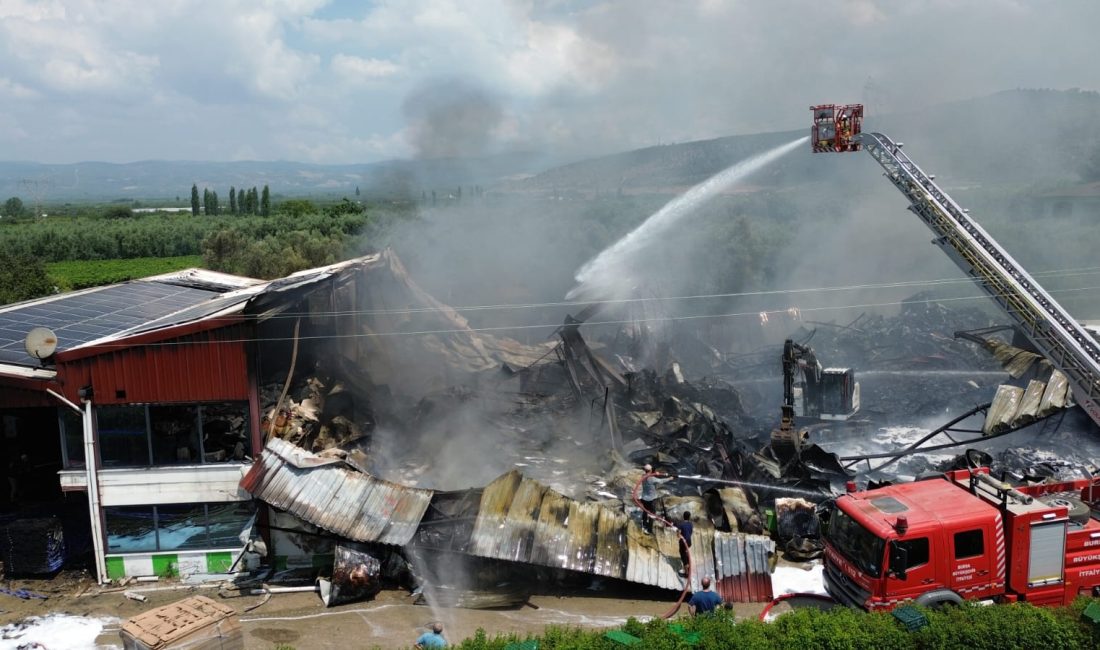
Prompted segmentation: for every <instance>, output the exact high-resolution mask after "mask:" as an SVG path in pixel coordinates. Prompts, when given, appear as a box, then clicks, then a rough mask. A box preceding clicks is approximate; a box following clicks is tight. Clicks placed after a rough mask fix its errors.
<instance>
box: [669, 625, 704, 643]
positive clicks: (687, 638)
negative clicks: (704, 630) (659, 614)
mask: <svg viewBox="0 0 1100 650" xmlns="http://www.w3.org/2000/svg"><path fill="white" fill-rule="evenodd" d="M668 629H670V630H672V633H673V634H675V635H676V636H678V637H680V639H681V640H682V641H683V642H684V643H686V644H688V645H695V644H696V643H699V639H701V638H702V637H703V635H702V634H701V633H699V632H688V631H687V630H685V629H684V626H683V625H680V624H679V623H673V624H672V625H669V626H668Z"/></svg>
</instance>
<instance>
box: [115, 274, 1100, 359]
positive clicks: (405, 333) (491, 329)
mask: <svg viewBox="0 0 1100 650" xmlns="http://www.w3.org/2000/svg"><path fill="white" fill-rule="evenodd" d="M1096 290H1100V286H1093V287H1078V288H1074V289H1062V290H1059V291H1052V292H1050V293H1058V294H1062V293H1073V292H1082V291H1096ZM983 299H991V298H990V296H989V295H988V294H979V295H973V296H961V297H954V298H928V299H925V300H899V301H891V302H878V303H863V304H850V305H832V306H828V307H807V308H802V309H799V312H800V313H806V312H828V311H841V310H848V309H871V308H875V307H897V306H900V305H913V304H932V303H945V302H961V301H972V300H983ZM787 313H789V312H788V310H787V309H775V310H768V311H751V312H731V313H725V314H689V315H684V316H655V317H650V318H632V319H621V320H603V321H588V322H586V323H584V325H586V326H589V327H595V326H598V325H628V324H633V323H654V322H676V321H690V320H703V319H709V318H742V317H748V316H752V317H756V318H759V317H760V316H761V315H765V314H766V315H769V316H771V315H776V316H777V315H781V314H787ZM560 327H562V324H561V323H544V324H543V323H540V324H535V325H496V326H486V327H466V328H460V329H437V330H418V331H398V332H361V333H356V334H316V335H309V336H299V337H298V340H299V341H310V340H336V339H357V338H376V337H392V336H429V335H440V334H467V333H470V332H501V331H517V330H535V329H558V328H560ZM293 340H294V337H289V336H287V337H264V338H241V339H226V340H219V341H163V342H158V343H143V344H141V347H157V346H180V345H209V344H237V343H252V342H264V343H271V342H279V341H293ZM95 347H104V348H110V347H119V348H125V347H135V346H132V345H129V344H125V343H118V344H111V343H104V344H97V345H96V346H95Z"/></svg>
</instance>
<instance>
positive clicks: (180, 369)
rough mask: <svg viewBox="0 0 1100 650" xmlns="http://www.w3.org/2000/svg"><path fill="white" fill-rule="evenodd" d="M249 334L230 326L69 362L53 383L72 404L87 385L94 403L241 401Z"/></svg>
mask: <svg viewBox="0 0 1100 650" xmlns="http://www.w3.org/2000/svg"><path fill="white" fill-rule="evenodd" d="M250 332H251V330H250V329H249V327H248V326H247V325H234V326H229V327H222V328H219V329H213V330H208V331H203V332H197V333H194V334H191V335H188V336H182V337H180V338H177V339H172V340H169V341H164V342H161V343H159V344H154V345H148V346H135V347H118V348H116V349H113V350H110V351H107V352H104V353H102V354H98V355H96V356H90V357H85V358H80V359H74V360H69V361H67V362H66V363H64V364H59V365H58V370H57V373H58V383H59V384H60V385H61V386H63V387H64V394H65V396H66V397H68V398H69V399H70V400H73V401H74V402H75V401H77V400H78V399H79V398H78V396H77V394H76V391H77V390H78V389H79V388H80V387H81V386H87V385H91V386H92V388H93V389H94V390H95V402H96V404H97V405H108V404H135V403H142V402H159V403H165V402H202V401H224V400H245V399H248V397H249V386H248V356H247V353H246V349H245V345H246V344H245V343H244V341H247V340H248V339H249V338H251V334H250Z"/></svg>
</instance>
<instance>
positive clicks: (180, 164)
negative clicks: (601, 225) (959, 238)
mask: <svg viewBox="0 0 1100 650" xmlns="http://www.w3.org/2000/svg"><path fill="white" fill-rule="evenodd" d="M867 111H868V117H867V120H866V122H865V130H868V131H882V132H884V133H886V134H888V135H890V136H892V137H894V138H895V139H898V140H901V141H904V142H906V143H907V147H908V151H910V152H912V153H913V156H914V158H915V159H917V160H918V161H919V162H920V164H921V165H922V166H924V167H926V168H928V169H929V170H934V171H935V172H936V173H938V174H939V175H940V176H941V177H942V178H944V179H948V178H949V177H950V180H948V182H949V183H951V184H955V185H959V184H962V185H1007V184H1013V185H1019V184H1021V183H1024V184H1035V185H1046V186H1050V185H1059V184H1071V183H1075V182H1078V181H1079V180H1081V177H1082V175H1083V174H1085V172H1084V170H1085V168H1086V166H1088V165H1089V161H1090V160H1094V161H1095V160H1100V158H1098V157H1096V152H1097V150H1098V149H1100V121H1098V120H1096V119H1095V116H1096V115H1098V114H1100V93H1095V92H1082V91H1078V90H1069V91H1055V90H1010V91H1005V92H1001V93H997V94H994V95H990V96H987V97H979V98H975V99H969V100H965V101H959V102H954V103H949V104H941V105H937V106H933V107H931V108H928V109H925V110H921V111H914V112H909V113H896V114H892V115H878V114H876V113H875V107H874V106H868V107H867ZM806 117H807V124H805V125H798V128H797V129H794V130H789V131H781V132H774V133H761V134H753V135H734V136H728V137H723V138H717V139H713V140H705V141H696V142H686V143H680V144H671V145H662V146H655V147H648V148H645V149H638V150H635V151H628V152H623V153H619V154H613V155H609V156H602V157H598V158H592V159H588V160H583V161H579V162H573V163H570V164H565V165H561V164H560V163H561V162H562V161H561V160H555V159H554V158H553V157H552V155H549V154H545V153H540V152H520V153H509V154H501V155H496V156H490V157H485V158H480V159H434V160H391V161H384V162H378V163H371V164H353V165H317V164H309V163H299V162H289V161H277V162H257V161H244V162H195V161H162V160H154V161H141V162H133V163H125V164H112V163H103V162H82V163H74V164H39V163H32V162H0V197H8V196H20V197H22V198H23V199H24V201H26V202H33V201H34V200H35V199H36V198H37V199H38V200H40V201H43V202H47V203H48V202H58V201H73V200H92V201H111V200H130V199H149V198H159V199H164V198H171V199H174V197H176V196H179V197H180V199H181V201H182V202H183V203H186V202H187V200H188V197H187V196H186V195H187V193H188V192H189V191H190V188H191V184H192V183H196V184H198V185H199V187H200V188H201V187H204V186H208V187H211V188H214V189H217V190H218V191H219V193H221V192H224V193H225V196H223V197H222V198H223V199H228V188H229V187H230V186H236V187H252V186H262V185H264V184H267V185H270V186H271V188H272V190H273V191H274V192H276V194H277V195H283V196H328V197H340V196H347V195H350V194H353V193H354V192H355V189H356V187H359V188H361V190H362V191H363V192H369V193H371V194H373V195H382V196H387V195H402V196H412V197H414V198H415V197H418V196H420V194H421V193H422V192H423V193H430V192H431V191H432V190H444V191H446V190H448V189H451V188H457V187H459V186H463V187H470V186H473V185H480V186H482V187H490V186H492V187H494V188H496V189H497V190H498V191H501V192H506V193H516V194H527V193H534V194H538V195H545V194H555V193H557V194H563V193H564V194H569V193H579V194H583V195H594V194H601V193H603V194H606V193H619V192H622V193H672V192H678V191H682V190H683V189H684V188H685V187H689V186H691V185H694V184H696V183H698V182H700V181H702V180H703V179H705V178H707V177H709V176H711V175H713V174H715V173H717V172H719V171H721V170H722V169H724V168H726V167H728V166H730V165H732V164H734V163H735V162H738V161H740V160H743V159H744V158H746V157H748V156H750V155H752V154H755V153H758V152H760V151H764V150H766V149H769V148H771V147H774V146H777V145H779V144H782V143H785V142H790V141H791V140H794V139H796V138H799V137H802V136H804V135H805V134H806V133H807V132H808V125H809V111H807V112H806ZM808 154H809V147H808V146H807V147H806V148H805V149H804V150H800V151H799V152H797V153H796V155H791V156H787V157H786V158H785V159H783V160H782V161H780V162H779V163H778V164H775V165H771V166H769V167H768V169H767V170H765V171H764V172H762V173H761V174H758V175H755V176H754V177H752V179H750V181H749V182H750V183H752V184H753V186H756V187H773V188H776V187H790V186H795V185H800V184H803V183H820V182H823V181H835V180H837V179H839V178H843V177H850V176H851V175H847V174H841V173H839V172H838V171H837V167H838V165H836V164H835V163H834V162H833V160H832V158H833V157H830V156H811V155H808ZM1095 164H1096V163H1095V162H1094V163H1093V165H1095Z"/></svg>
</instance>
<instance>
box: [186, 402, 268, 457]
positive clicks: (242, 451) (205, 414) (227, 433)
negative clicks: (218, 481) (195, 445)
mask: <svg viewBox="0 0 1100 650" xmlns="http://www.w3.org/2000/svg"><path fill="white" fill-rule="evenodd" d="M199 414H200V420H201V424H200V426H201V427H202V448H203V451H204V452H205V458H204V460H205V462H207V463H217V462H222V461H247V460H251V459H252V457H253V456H254V455H255V450H253V449H252V427H251V426H249V424H248V421H249V418H248V403H247V402H227V403H222V404H203V405H201V406H200V407H199Z"/></svg>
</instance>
